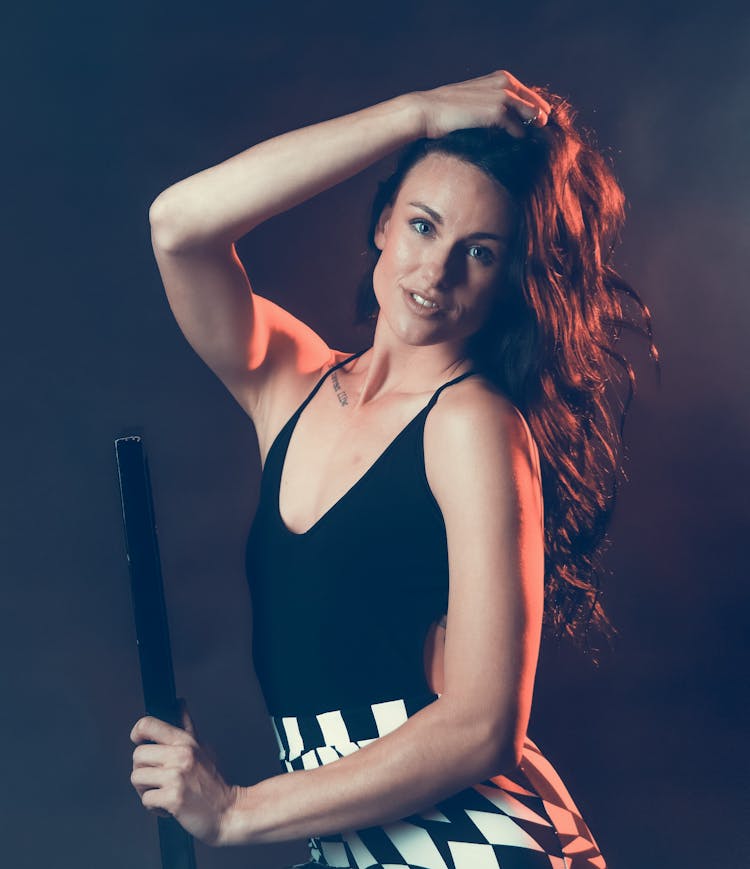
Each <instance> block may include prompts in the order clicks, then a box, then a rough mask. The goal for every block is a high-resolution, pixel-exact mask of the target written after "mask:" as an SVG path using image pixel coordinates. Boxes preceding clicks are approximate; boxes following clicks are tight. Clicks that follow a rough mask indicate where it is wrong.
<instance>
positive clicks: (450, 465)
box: [424, 376, 541, 513]
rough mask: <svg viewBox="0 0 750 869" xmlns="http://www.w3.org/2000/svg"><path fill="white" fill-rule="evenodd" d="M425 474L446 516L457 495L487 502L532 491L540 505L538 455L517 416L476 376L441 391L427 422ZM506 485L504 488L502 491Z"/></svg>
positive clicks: (523, 421)
mask: <svg viewBox="0 0 750 869" xmlns="http://www.w3.org/2000/svg"><path fill="white" fill-rule="evenodd" d="M424 456H425V472H426V475H427V480H428V483H429V485H430V488H431V489H432V492H433V494H434V496H435V498H436V500H437V501H438V504H439V505H440V507H441V509H442V510H443V512H444V513H445V511H446V509H450V507H451V504H452V503H454V502H455V498H456V496H457V495H459V494H460V493H461V492H464V493H465V494H466V495H467V496H468V497H471V496H472V495H476V496H477V497H481V498H492V491H494V490H496V489H497V488H498V487H500V490H501V491H502V492H503V493H504V494H505V496H506V497H509V496H512V495H513V494H514V493H515V494H516V495H518V494H519V493H518V490H519V489H520V488H522V489H523V490H524V491H528V490H529V489H535V490H537V498H538V499H539V500H541V494H540V490H541V468H540V461H539V450H538V447H537V445H536V442H535V440H534V437H533V435H532V433H531V430H530V428H529V425H528V423H527V421H526V419H525V418H524V416H523V414H522V413H521V411H520V410H519V409H518V408H517V407H516V406H515V405H514V404H513V403H512V402H511V401H510V399H509V398H508V397H507V396H506V395H504V394H503V393H502V392H501V391H500V390H499V389H498V388H497V387H496V386H494V385H493V384H492V383H491V382H490V381H488V380H487V379H486V378H484V377H481V376H472V377H467V378H466V379H465V380H462V381H461V382H459V383H457V384H454V385H452V386H449V387H448V388H447V389H444V390H443V391H442V392H441V394H440V396H439V398H438V401H437V402H436V403H435V406H434V407H433V408H432V410H431V411H430V413H429V414H428V416H427V420H426V422H425V430H424ZM503 484H505V485H503Z"/></svg>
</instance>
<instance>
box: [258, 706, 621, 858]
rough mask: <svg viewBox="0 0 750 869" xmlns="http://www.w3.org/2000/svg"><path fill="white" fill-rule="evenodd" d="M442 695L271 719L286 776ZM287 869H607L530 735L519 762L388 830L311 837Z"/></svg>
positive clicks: (383, 730) (358, 744)
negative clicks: (304, 853)
mask: <svg viewBox="0 0 750 869" xmlns="http://www.w3.org/2000/svg"><path fill="white" fill-rule="evenodd" d="M438 696H439V695H435V694H430V695H429V696H422V697H404V698H398V699H395V700H388V701H385V702H382V703H373V704H371V705H369V706H364V707H356V708H345V709H335V710H330V711H326V712H321V713H319V714H316V715H304V716H271V724H272V726H273V730H274V733H275V734H276V739H277V742H278V745H279V760H280V761H281V765H282V768H283V769H284V770H285V771H287V772H292V771H293V770H299V769H312V768H314V767H318V766H322V765H324V764H327V763H333V762H334V761H336V760H338V759H339V758H340V757H343V756H345V755H347V754H351V753H352V752H355V751H358V750H359V749H360V748H363V747H364V746H365V745H367V744H369V743H370V742H373V741H374V740H375V739H378V738H379V737H381V736H385V735H386V734H387V733H390V732H391V731H393V730H395V729H396V728H397V727H399V726H400V725H401V724H403V723H404V722H405V721H406V720H407V718H409V717H410V716H411V715H414V714H415V713H416V712H418V711H419V710H420V709H421V708H423V707H424V706H426V705H427V704H428V703H430V702H432V701H433V700H434V699H436V697H438ZM308 846H309V848H310V857H311V859H310V861H309V862H307V863H297V864H295V865H294V866H291V867H288V869H314V867H320V866H326V867H342V869H606V864H605V862H604V858H603V857H602V855H601V854H600V852H599V848H598V847H597V845H596V842H595V841H594V838H593V836H592V835H591V832H590V831H589V828H588V827H587V825H586V824H585V822H584V821H583V819H582V818H581V814H580V812H579V811H578V809H577V808H576V805H575V803H574V802H573V800H572V798H571V796H570V794H569V793H568V791H567V790H566V788H565V786H564V784H563V782H562V781H561V779H560V777H559V776H558V774H557V773H556V772H555V770H554V768H553V767H552V765H551V764H550V763H549V761H548V760H547V759H546V758H545V757H544V755H543V754H542V753H541V751H540V750H539V748H538V747H537V746H536V745H535V744H534V742H532V740H531V739H529V738H528V737H527V738H526V740H525V743H524V748H523V759H522V762H521V764H520V765H519V766H518V767H517V768H516V769H515V770H513V772H512V773H511V774H506V775H497V776H494V777H492V778H489V779H486V780H485V781H482V782H479V783H477V784H475V785H472V786H471V787H469V788H466V789H465V790H462V791H460V792H458V793H456V794H453V795H451V796H450V797H448V798H447V799H444V800H441V801H440V802H438V803H436V804H435V805H433V806H430V807H427V808H425V809H424V810H423V811H421V812H417V813H415V814H412V815H409V816H407V817H404V818H401V819H400V820H398V821H395V822H393V823H388V824H384V825H382V826H374V827H367V828H365V829H361V830H350V831H346V832H342V833H336V834H331V835H325V836H317V837H312V838H310V839H308Z"/></svg>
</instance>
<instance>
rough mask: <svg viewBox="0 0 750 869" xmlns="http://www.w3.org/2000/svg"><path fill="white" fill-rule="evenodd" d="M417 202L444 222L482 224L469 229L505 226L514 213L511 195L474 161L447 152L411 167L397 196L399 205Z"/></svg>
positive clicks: (430, 155)
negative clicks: (467, 160)
mask: <svg viewBox="0 0 750 869" xmlns="http://www.w3.org/2000/svg"><path fill="white" fill-rule="evenodd" d="M411 202H420V203H422V204H424V205H427V206H429V207H430V208H431V209H433V210H434V211H437V212H438V213H439V214H440V215H441V216H442V218H443V220H444V221H445V223H446V224H451V223H454V222H455V223H460V224H464V223H471V224H475V223H481V224H482V225H481V226H479V225H477V226H473V225H472V226H471V227H470V228H471V229H475V230H477V231H480V230H482V229H484V230H487V231H491V229H492V226H494V228H495V229H497V228H500V229H507V228H508V225H509V223H510V220H511V217H512V212H513V200H512V199H511V197H510V194H509V193H508V192H507V191H506V190H505V188H504V187H502V186H501V185H500V184H499V183H498V182H497V181H495V180H494V178H491V177H490V176H489V175H487V174H486V173H485V172H483V171H482V170H481V169H480V168H479V167H478V166H475V165H474V164H473V163H467V162H466V161H465V160H461V159H459V158H458V157H454V156H452V155H450V154H439V153H432V154H428V155H427V156H426V157H424V158H423V159H422V160H420V161H419V163H417V164H416V165H415V166H413V167H412V168H411V169H410V170H409V172H408V173H407V175H406V176H405V178H404V180H403V181H402V183H401V187H400V189H399V191H398V196H397V197H396V203H397V205H399V206H400V207H407V208H408V207H410V203H411Z"/></svg>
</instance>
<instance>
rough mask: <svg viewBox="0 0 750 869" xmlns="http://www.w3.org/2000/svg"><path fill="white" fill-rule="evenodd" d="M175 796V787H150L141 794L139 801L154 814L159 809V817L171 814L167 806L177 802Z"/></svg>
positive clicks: (157, 812)
mask: <svg viewBox="0 0 750 869" xmlns="http://www.w3.org/2000/svg"><path fill="white" fill-rule="evenodd" d="M176 797H177V794H176V790H175V788H151V790H148V791H146V792H145V793H144V794H143V796H142V797H141V802H142V803H143V805H144V806H145V807H146V808H147V809H149V811H153V812H154V814H157V815H158V814H159V812H160V811H161V812H162V813H163V814H162V815H161V817H164V816H165V815H171V814H172V813H171V812H170V811H169V808H170V807H171V806H175V805H176V804H177V799H176Z"/></svg>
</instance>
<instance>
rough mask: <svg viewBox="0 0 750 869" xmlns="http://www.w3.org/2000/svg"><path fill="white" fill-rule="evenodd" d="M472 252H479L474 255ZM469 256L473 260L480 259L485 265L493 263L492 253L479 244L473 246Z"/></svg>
mask: <svg viewBox="0 0 750 869" xmlns="http://www.w3.org/2000/svg"><path fill="white" fill-rule="evenodd" d="M472 251H477V253H472ZM469 256H471V257H472V258H473V259H478V260H480V261H481V262H484V263H491V262H492V253H491V252H490V251H489V250H487V248H486V247H482V246H481V245H479V244H472V246H471V247H470V248H469Z"/></svg>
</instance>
